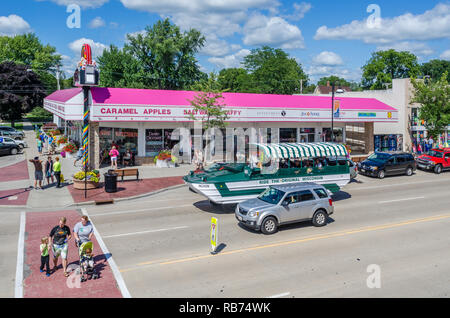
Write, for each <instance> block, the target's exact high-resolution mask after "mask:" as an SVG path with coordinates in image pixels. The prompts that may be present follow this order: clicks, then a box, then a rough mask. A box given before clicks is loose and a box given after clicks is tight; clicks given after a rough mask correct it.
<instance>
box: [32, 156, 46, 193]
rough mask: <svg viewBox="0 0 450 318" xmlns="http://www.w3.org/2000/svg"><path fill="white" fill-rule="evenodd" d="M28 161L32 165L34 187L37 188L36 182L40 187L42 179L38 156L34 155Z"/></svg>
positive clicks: (40, 162) (42, 174)
mask: <svg viewBox="0 0 450 318" xmlns="http://www.w3.org/2000/svg"><path fill="white" fill-rule="evenodd" d="M30 162H31V163H32V164H33V165H34V188H35V189H37V184H38V182H39V188H40V189H42V180H43V179H44V173H43V172H42V161H40V160H39V157H34V159H31V160H30Z"/></svg>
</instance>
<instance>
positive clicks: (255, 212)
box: [248, 211, 259, 218]
mask: <svg viewBox="0 0 450 318" xmlns="http://www.w3.org/2000/svg"><path fill="white" fill-rule="evenodd" d="M248 216H249V217H251V218H253V217H255V216H259V212H257V211H251V212H249V213H248Z"/></svg>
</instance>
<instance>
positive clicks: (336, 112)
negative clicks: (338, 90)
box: [333, 99, 341, 118]
mask: <svg viewBox="0 0 450 318" xmlns="http://www.w3.org/2000/svg"><path fill="white" fill-rule="evenodd" d="M340 110H341V101H340V100H338V99H335V100H334V105H333V117H334V118H339V112H340Z"/></svg>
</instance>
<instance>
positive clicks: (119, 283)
mask: <svg viewBox="0 0 450 318" xmlns="http://www.w3.org/2000/svg"><path fill="white" fill-rule="evenodd" d="M81 212H82V213H83V215H86V216H87V217H88V218H89V215H88V213H87V211H86V209H84V208H83V209H81ZM91 224H92V228H93V229H94V233H95V238H96V239H97V242H98V244H99V245H100V247H101V249H102V251H103V254H104V255H105V257H106V256H107V255H108V256H109V257H107V258H106V259H107V260H108V264H109V266H110V267H111V271H112V272H113V275H114V278H115V279H116V282H117V286H118V287H119V290H120V292H121V293H122V296H123V298H131V294H130V292H129V291H128V288H127V286H126V285H125V281H124V280H123V277H122V274H121V273H120V271H119V268H118V267H117V265H116V262H115V261H114V259H113V257H112V256H111V253H110V252H109V250H108V248H107V247H106V244H105V242H103V239H102V237H101V235H100V232H99V231H97V228H96V227H95V225H94V222H92V220H91Z"/></svg>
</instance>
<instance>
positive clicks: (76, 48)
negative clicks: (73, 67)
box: [69, 38, 107, 59]
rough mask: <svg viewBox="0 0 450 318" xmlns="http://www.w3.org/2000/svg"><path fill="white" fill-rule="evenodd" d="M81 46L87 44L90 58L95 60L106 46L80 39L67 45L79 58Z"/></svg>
mask: <svg viewBox="0 0 450 318" xmlns="http://www.w3.org/2000/svg"><path fill="white" fill-rule="evenodd" d="M83 44H89V45H90V46H91V49H92V58H93V59H95V58H96V57H97V56H100V55H102V53H103V51H104V50H105V49H106V48H107V46H106V45H105V44H103V43H99V42H94V40H91V39H86V38H81V39H78V40H75V41H73V42H72V43H70V44H69V48H70V49H71V50H72V51H73V52H74V53H75V54H78V56H80V57H81V47H82V46H83Z"/></svg>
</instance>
